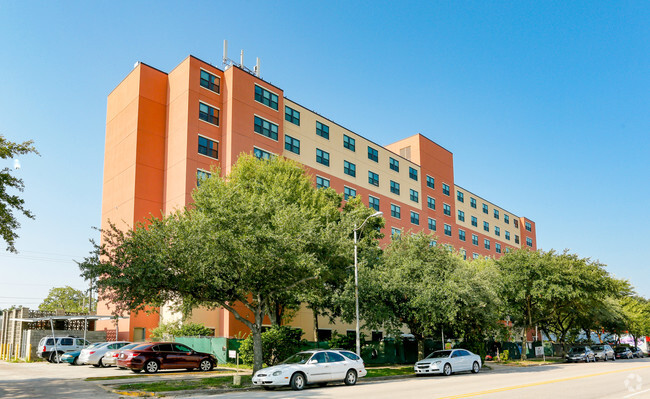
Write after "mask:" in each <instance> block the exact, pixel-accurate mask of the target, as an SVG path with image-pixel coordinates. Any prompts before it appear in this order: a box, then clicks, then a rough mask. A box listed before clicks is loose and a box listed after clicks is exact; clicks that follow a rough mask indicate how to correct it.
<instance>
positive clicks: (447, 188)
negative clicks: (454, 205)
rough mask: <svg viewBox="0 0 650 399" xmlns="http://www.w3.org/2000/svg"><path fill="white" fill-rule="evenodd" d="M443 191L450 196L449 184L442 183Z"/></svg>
mask: <svg viewBox="0 0 650 399" xmlns="http://www.w3.org/2000/svg"><path fill="white" fill-rule="evenodd" d="M442 193H443V194H444V195H446V196H447V197H449V184H446V183H442Z"/></svg>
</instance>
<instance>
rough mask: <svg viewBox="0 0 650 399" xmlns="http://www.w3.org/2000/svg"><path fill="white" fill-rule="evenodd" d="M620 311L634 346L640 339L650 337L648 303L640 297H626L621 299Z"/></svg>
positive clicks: (649, 304)
mask: <svg viewBox="0 0 650 399" xmlns="http://www.w3.org/2000/svg"><path fill="white" fill-rule="evenodd" d="M621 310H622V314H623V319H624V323H625V326H626V329H627V331H628V333H629V334H630V335H631V336H632V338H634V342H635V345H636V342H637V340H638V339H639V338H640V337H643V336H647V335H650V301H648V300H647V299H645V298H642V297H640V296H626V297H623V298H622V299H621Z"/></svg>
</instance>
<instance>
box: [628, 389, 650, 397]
mask: <svg viewBox="0 0 650 399" xmlns="http://www.w3.org/2000/svg"><path fill="white" fill-rule="evenodd" d="M646 392H650V389H646V390H645V391H639V392H635V393H631V394H629V395H626V396H623V399H627V398H631V397H632V396H636V395H639V394H642V393H646Z"/></svg>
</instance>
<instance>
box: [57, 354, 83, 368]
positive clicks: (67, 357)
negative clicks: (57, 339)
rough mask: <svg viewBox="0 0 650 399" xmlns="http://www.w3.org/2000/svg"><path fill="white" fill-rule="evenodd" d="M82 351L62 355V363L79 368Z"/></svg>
mask: <svg viewBox="0 0 650 399" xmlns="http://www.w3.org/2000/svg"><path fill="white" fill-rule="evenodd" d="M80 353H81V351H73V352H66V353H64V354H63V355H61V363H70V365H71V366H78V365H80V364H81V363H79V354H80Z"/></svg>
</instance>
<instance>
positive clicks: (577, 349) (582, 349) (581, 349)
mask: <svg viewBox="0 0 650 399" xmlns="http://www.w3.org/2000/svg"><path fill="white" fill-rule="evenodd" d="M569 353H575V354H577V353H585V348H571V350H570V351H569Z"/></svg>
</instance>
